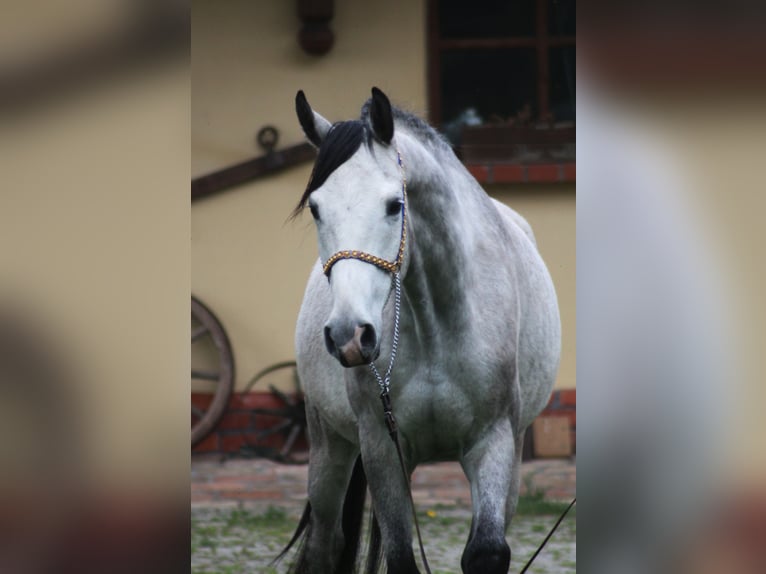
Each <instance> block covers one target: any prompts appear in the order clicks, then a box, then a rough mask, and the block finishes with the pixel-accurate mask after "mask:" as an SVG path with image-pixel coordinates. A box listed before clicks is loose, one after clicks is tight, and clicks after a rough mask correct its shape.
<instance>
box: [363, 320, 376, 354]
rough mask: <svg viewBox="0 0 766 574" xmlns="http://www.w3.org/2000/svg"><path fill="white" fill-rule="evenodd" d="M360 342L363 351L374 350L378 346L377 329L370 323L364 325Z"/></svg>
mask: <svg viewBox="0 0 766 574" xmlns="http://www.w3.org/2000/svg"><path fill="white" fill-rule="evenodd" d="M359 342H360V343H361V345H362V349H365V350H372V349H374V348H375V347H376V345H377V344H378V338H377V336H376V335H375V327H373V326H372V325H370V324H369V323H368V324H366V325H362V335H361V336H360V337H359Z"/></svg>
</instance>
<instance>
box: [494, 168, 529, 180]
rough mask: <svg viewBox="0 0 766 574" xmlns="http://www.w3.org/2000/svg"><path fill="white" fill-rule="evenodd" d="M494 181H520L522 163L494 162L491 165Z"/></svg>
mask: <svg viewBox="0 0 766 574" xmlns="http://www.w3.org/2000/svg"><path fill="white" fill-rule="evenodd" d="M492 172H493V174H494V182H495V183H521V182H523V181H524V166H523V165H507V164H502V163H499V164H495V165H494V166H492Z"/></svg>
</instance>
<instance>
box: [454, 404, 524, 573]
mask: <svg viewBox="0 0 766 574" xmlns="http://www.w3.org/2000/svg"><path fill="white" fill-rule="evenodd" d="M514 442H515V441H514V437H513V431H512V428H511V424H510V421H509V420H508V419H501V420H498V421H497V422H495V423H494V425H493V426H492V427H491V428H490V429H489V431H488V432H487V433H486V434H484V435H483V436H482V437H481V438H480V439H479V440H478V441H477V442H476V443H475V444H473V445H472V446H471V447H470V448H469V450H468V451H467V452H466V453H465V454H464V456H463V459H462V460H461V463H462V465H463V470H464V471H465V474H466V476H467V477H468V480H469V482H470V483H471V503H472V506H473V520H472V521H471V534H470V537H469V539H468V544H467V545H466V547H465V550H464V551H463V557H462V559H461V561H460V565H461V566H462V568H463V572H464V574H506V572H508V567H509V566H510V563H511V549H510V548H509V546H508V543H507V542H506V541H505V525H506V523H505V514H506V507H507V501H508V494H509V491H510V486H511V484H512V476H511V475H512V468H513V463H514V457H515V452H514V451H515V448H514Z"/></svg>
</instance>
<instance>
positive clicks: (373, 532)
mask: <svg viewBox="0 0 766 574" xmlns="http://www.w3.org/2000/svg"><path fill="white" fill-rule="evenodd" d="M381 550H382V547H381V538H380V525H379V524H378V517H377V516H375V513H374V512H372V513H371V515H370V542H369V544H368V546H367V566H366V567H365V569H364V572H365V574H378V572H379V571H380V565H381V561H382V558H383V552H381Z"/></svg>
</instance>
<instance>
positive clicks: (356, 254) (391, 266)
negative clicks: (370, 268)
mask: <svg viewBox="0 0 766 574" xmlns="http://www.w3.org/2000/svg"><path fill="white" fill-rule="evenodd" d="M396 161H397V163H398V164H399V168H400V170H401V172H402V233H401V238H400V239H399V252H398V253H397V254H396V259H395V260H394V261H388V260H386V259H383V258H382V257H377V256H375V255H370V254H369V253H365V252H364V251H357V250H351V249H344V250H343V251H338V252H337V253H335V254H334V255H332V256H331V257H330V258H329V259H328V260H327V261H326V262H325V264H324V267H323V268H322V270H323V271H324V274H325V275H327V277H328V278H329V277H330V271H331V270H332V267H333V265H335V264H336V263H337V262H338V261H340V260H341V259H358V260H359V261H364V262H365V263H369V264H370V265H374V266H375V267H378V268H380V269H382V270H383V271H387V272H388V273H391V274H394V275H395V274H397V273H398V272H399V270H400V269H401V267H402V260H403V259H404V248H405V245H406V243H407V177H406V175H405V173H404V163H402V154H400V153H399V150H398V149H397V150H396Z"/></svg>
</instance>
